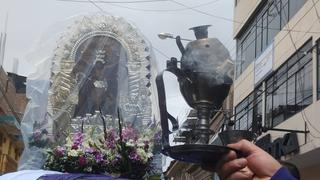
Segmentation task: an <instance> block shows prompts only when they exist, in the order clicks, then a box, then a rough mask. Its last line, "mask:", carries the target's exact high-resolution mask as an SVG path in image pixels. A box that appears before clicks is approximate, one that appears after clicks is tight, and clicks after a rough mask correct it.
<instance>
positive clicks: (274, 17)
mask: <svg viewBox="0 0 320 180" xmlns="http://www.w3.org/2000/svg"><path fill="white" fill-rule="evenodd" d="M305 2H306V0H293V1H289V0H266V1H264V2H263V3H264V4H263V5H262V8H261V9H260V10H259V12H258V13H257V14H256V16H255V17H254V18H252V20H251V21H250V22H249V25H248V26H247V28H246V29H245V30H244V31H243V33H242V34H241V35H240V36H239V37H238V38H237V58H236V77H238V76H239V75H240V74H241V73H242V72H243V71H244V70H245V69H246V68H247V67H248V66H249V64H251V62H253V61H254V60H255V59H256V58H257V57H259V55H260V54H261V53H262V52H263V51H264V50H265V49H266V48H267V47H268V46H269V45H270V44H271V43H272V41H273V39H274V37H275V36H276V35H277V34H278V32H279V31H280V30H281V28H283V27H284V26H285V25H286V24H287V22H288V21H289V20H290V18H291V17H293V16H294V15H295V14H296V13H297V12H298V11H299V9H300V8H301V7H302V6H303V5H304V3H305Z"/></svg>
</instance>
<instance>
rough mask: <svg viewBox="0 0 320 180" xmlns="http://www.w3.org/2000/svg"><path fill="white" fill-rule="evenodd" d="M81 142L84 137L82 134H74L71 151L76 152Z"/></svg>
mask: <svg viewBox="0 0 320 180" xmlns="http://www.w3.org/2000/svg"><path fill="white" fill-rule="evenodd" d="M83 140H84V135H83V134H82V133H75V134H74V135H73V138H72V141H73V145H72V147H71V149H75V150H77V149H78V148H79V146H80V145H82V143H83Z"/></svg>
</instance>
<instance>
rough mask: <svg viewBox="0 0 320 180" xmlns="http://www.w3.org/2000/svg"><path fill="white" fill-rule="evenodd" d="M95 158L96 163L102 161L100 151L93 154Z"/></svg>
mask: <svg viewBox="0 0 320 180" xmlns="http://www.w3.org/2000/svg"><path fill="white" fill-rule="evenodd" d="M95 160H96V162H97V163H100V162H102V161H103V156H102V154H101V153H97V154H96V155H95Z"/></svg>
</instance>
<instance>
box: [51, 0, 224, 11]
mask: <svg viewBox="0 0 320 180" xmlns="http://www.w3.org/2000/svg"><path fill="white" fill-rule="evenodd" d="M57 1H65V2H75V3H77V2H79V1H78V0H57ZM167 1H169V0H167ZM218 1H221V0H215V1H210V2H206V3H202V4H199V5H196V6H193V8H198V7H202V6H207V5H209V4H213V3H216V2H218ZM95 2H96V3H102V2H101V1H95ZM80 3H88V2H86V1H81V2H80ZM103 3H107V2H103ZM107 4H109V5H111V6H115V7H120V8H125V9H129V10H133V11H142V12H177V11H185V10H189V8H179V9H143V8H134V7H129V6H124V5H120V4H119V3H110V2H108V3H107Z"/></svg>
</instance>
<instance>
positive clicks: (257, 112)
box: [235, 86, 263, 130]
mask: <svg viewBox="0 0 320 180" xmlns="http://www.w3.org/2000/svg"><path fill="white" fill-rule="evenodd" d="M262 92H263V91H262V86H260V87H259V88H257V89H256V90H255V91H254V92H253V93H251V94H250V95H249V96H248V97H246V98H245V99H244V100H243V101H242V102H241V103H239V104H238V105H237V106H236V108H235V129H239V130H249V129H252V128H253V126H254V124H255V121H256V120H257V118H260V117H261V116H262V94H263V93H262Z"/></svg>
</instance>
